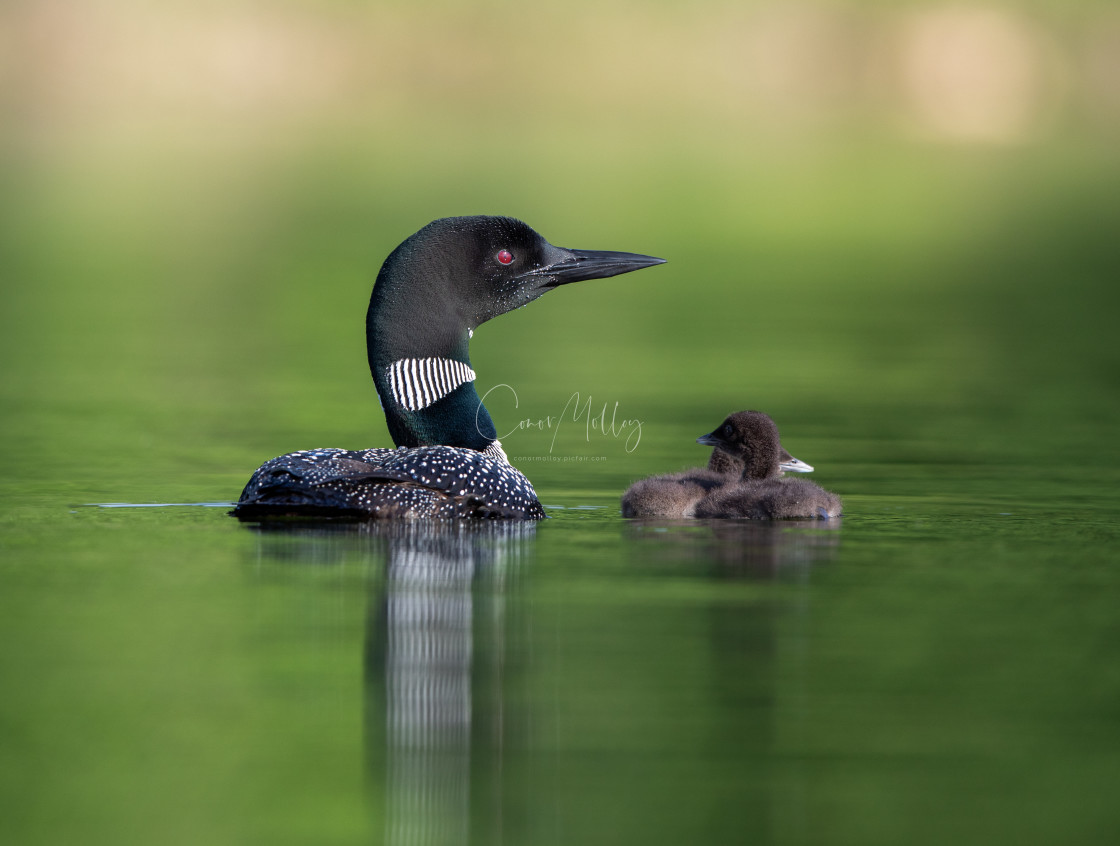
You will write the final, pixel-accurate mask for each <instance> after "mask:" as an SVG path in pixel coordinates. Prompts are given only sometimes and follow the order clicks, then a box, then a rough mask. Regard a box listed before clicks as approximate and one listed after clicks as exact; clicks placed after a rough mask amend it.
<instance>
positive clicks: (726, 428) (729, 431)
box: [723, 426, 731, 435]
mask: <svg viewBox="0 0 1120 846" xmlns="http://www.w3.org/2000/svg"><path fill="white" fill-rule="evenodd" d="M723 434H725V435H730V434H731V427H730V426H724V427H723Z"/></svg>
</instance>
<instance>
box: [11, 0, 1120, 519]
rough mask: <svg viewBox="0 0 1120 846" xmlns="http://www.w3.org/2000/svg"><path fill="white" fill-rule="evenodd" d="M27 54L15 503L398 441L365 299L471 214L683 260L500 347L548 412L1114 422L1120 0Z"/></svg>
mask: <svg viewBox="0 0 1120 846" xmlns="http://www.w3.org/2000/svg"><path fill="white" fill-rule="evenodd" d="M0 32H2V33H3V39H4V40H3V47H4V49H3V50H2V53H0V54H2V55H3V56H4V61H3V65H2V66H0V92H2V97H0V103H2V108H3V127H4V132H3V148H2V152H0V172H2V190H0V196H2V197H3V200H2V208H3V212H2V213H3V223H2V227H0V239H2V242H0V278H2V280H3V285H4V291H5V300H6V305H5V308H4V309H3V311H2V315H3V316H2V318H0V319H2V320H3V328H2V332H0V344H2V352H3V357H4V362H5V367H4V369H3V374H2V376H0V391H2V394H0V396H2V401H3V418H2V420H3V423H2V425H3V432H4V438H3V442H4V444H5V449H6V450H9V451H10V452H9V460H8V473H7V474H5V479H4V481H3V484H5V485H10V486H14V487H13V488H12V489H11V490H10V493H13V494H18V496H17V497H16V498H17V500H22V501H27V500H26V498H27V497H28V496H29V495H33V494H35V493H36V492H39V491H42V492H44V493H46V492H48V491H53V492H57V490H58V488H59V486H60V485H61V486H65V487H67V488H70V489H72V490H73V491H74V496H75V497H76V498H77V499H92V500H97V499H99V498H106V497H108V498H111V499H125V500H140V501H153V500H154V501H168V500H183V499H221V498H233V497H235V496H236V493H237V489H238V488H239V486H240V484H241V483H242V481H243V478H244V476H245V473H246V471H247V470H249V469H251V467H252V466H255V464H256V463H259V460H260V459H261V458H263V457H265V456H267V455H272V454H277V453H280V452H284V451H288V450H290V449H293V448H299V447H307V446H314V445H335V444H337V445H346V446H353V447H357V446H361V445H373V444H381V443H386V442H387V433H386V431H385V429H384V424H383V421H382V420H381V415H380V413H379V410H378V407H377V403H376V397H375V396H374V394H373V391H372V389H371V385H370V381H369V377H368V372H367V370H366V364H365V358H364V354H363V345H364V338H363V333H362V320H363V314H364V309H365V303H366V298H367V296H368V289H369V287H370V285H371V283H372V280H373V278H374V276H375V274H376V271H377V268H378V266H379V264H380V262H381V260H382V259H383V258H384V256H385V255H386V254H387V253H388V252H389V250H391V249H392V247H393V246H395V245H396V244H397V243H398V242H399V241H401V240H402V239H403V238H404V237H406V236H407V235H408V234H410V233H411V232H413V231H415V230H416V229H418V228H419V227H420V226H421V225H423V224H424V223H426V222H427V221H429V220H431V219H433V218H436V217H441V216H446V215H451V214H473V213H497V214H509V215H513V216H517V217H521V218H523V219H525V220H526V221H528V222H529V223H530V224H532V225H533V226H535V227H536V228H538V229H539V230H540V231H541V232H542V233H543V234H544V235H545V236H546V237H547V238H549V239H550V240H552V241H553V242H554V243H557V244H560V245H564V246H572V247H586V248H593V249H595V248H598V249H621V250H633V251H639V252H648V253H652V254H656V255H661V256H664V257H666V258H668V259H669V262H670V263H669V265H667V266H665V267H663V268H658V269H656V270H652V271H646V272H645V273H642V274H639V275H634V276H629V277H622V278H620V279H615V280H609V281H606V282H598V283H594V284H586V285H581V286H575V287H574V288H572V289H568V290H563V291H560V292H557V293H556V294H553V295H551V296H550V297H549V298H548V299H547V300H546V301H545V302H544V303H537V304H534V305H533V306H532V307H531V308H529V309H526V310H525V311H523V312H519V313H517V314H516V315H512V316H508V317H504V318H502V319H501V320H498V321H495V322H494V323H492V324H490V325H487V326H486V327H484V328H483V329H482V330H481V331H480V332H479V333H477V336H476V338H475V340H474V343H473V345H472V356H473V360H474V363H475V365H476V370H477V371H478V372H479V373H480V374H481V376H480V382H479V385H480V388H481V389H483V390H485V389H486V388H487V387H488V386H489V385H493V384H499V383H508V384H511V385H513V386H514V387H515V388H516V389H517V390H518V393H519V398H520V399H521V402H522V406H521V409H519V411H520V410H524V411H526V414H527V415H534V416H540V415H544V414H548V413H554V412H555V411H558V409H559V408H560V407H562V406H563V403H564V402H565V401H566V399H567V398H568V397H569V396H570V395H571V393H572V392H574V391H580V392H581V394H582V395H584V396H586V395H591V396H592V397H593V398H594V401H595V404H596V406H598V404H599V403H600V402H609V403H611V404H612V405H613V403H615V402H618V403H619V411H620V413H621V414H625V415H627V416H630V417H636V418H639V419H642V420H643V421H645V429H646V431H647V433H648V432H649V431H651V430H650V427H651V426H653V427H657V426H662V427H666V428H665V429H663V430H662V431H666V432H669V431H671V432H672V433H673V434H674V436H676V434H677V430H676V429H674V428H673V427H676V426H679V427H680V429H679V432H680V437H684V436H685V435H686V434H687V435H688V436H689V437H687V438H686V439H685V440H684V441H682V442H681V448H682V450H683V451H682V452H680V453H678V454H676V460H678V461H687V460H692V458H693V456H694V455H695V449H690V448H689V446H690V442H691V440H692V438H694V437H695V434H697V433H699V432H700V431H707V430H708V429H709V428H711V426H712V425H714V423H715V422H718V419H719V418H720V417H722V415H723V414H725V413H726V412H728V411H730V410H733V409H736V408H740V407H747V406H751V407H759V408H763V409H765V410H768V411H769V412H770V413H771V414H773V415H774V416H775V417H776V418H777V419H778V421H779V423H780V424H781V425H782V426H783V429H784V431H786V432H787V434H792V433H793V432H794V431H801V432H802V433H804V434H806V435H808V436H813V435H820V434H823V433H825V432H826V431H827V430H828V428H829V427H836V426H842V427H844V428H848V427H852V428H858V427H860V426H865V427H867V432H868V434H869V436H879V437H887V436H892V435H893V436H897V437H915V438H918V437H921V436H923V435H926V434H929V433H930V432H931V431H939V432H940V431H941V430H943V429H944V428H945V427H946V426H959V427H961V428H960V435H961V437H960V440H961V441H962V449H967V448H968V447H967V444H968V443H969V442H975V440H974V439H979V440H981V441H982V440H984V439H985V438H987V437H990V438H991V439H992V443H981V444H978V447H979V448H986V447H988V446H998V447H999V448H1001V449H1014V442H1015V441H1016V438H1017V435H1018V434H1019V428H1018V427H1028V428H1030V427H1035V426H1043V425H1049V424H1051V423H1052V424H1053V427H1054V430H1055V432H1056V433H1057V432H1061V433H1063V434H1067V433H1069V432H1070V426H1072V427H1073V428H1076V425H1077V423H1076V421H1077V420H1079V419H1083V418H1085V417H1086V416H1088V417H1093V416H1094V415H1096V416H1105V417H1109V418H1111V416H1112V415H1113V413H1114V412H1115V410H1116V396H1117V392H1116V374H1117V372H1118V369H1117V366H1116V365H1117V356H1118V352H1117V350H1118V347H1117V345H1116V344H1115V343H1114V342H1113V341H1112V340H1111V336H1112V324H1113V322H1114V316H1115V314H1116V311H1117V309H1116V305H1117V294H1116V293H1115V291H1116V285H1115V282H1116V279H1117V270H1118V269H1120V255H1118V254H1120V246H1118V241H1120V239H1118V238H1117V232H1118V231H1120V230H1118V224H1120V190H1118V189H1120V157H1118V156H1117V152H1116V151H1117V144H1118V142H1120V60H1118V59H1117V56H1118V55H1120V46H1118V45H1120V14H1118V13H1117V12H1116V10H1115V8H1114V7H1113V6H1112V5H1111V4H1108V3H1092V2H1085V3H1075V4H1071V3H1068V2H1062V3H1043V2H1038V3H1019V4H1012V3H1004V4H1000V3H992V4H983V5H977V4H960V3H956V4H938V3H921V4H919V3H890V4H883V3H875V2H859V3H852V2H849V3H827V4H823V3H818V4H812V3H809V4H797V5H793V6H791V5H789V4H777V3H766V2H755V3H736V4H729V3H673V2H660V3H608V4H602V3H594V4H592V3H580V2H578V0H577V2H566V3H562V4H561V3H544V4H532V5H524V4H514V3H507V2H483V3H469V4H467V3H457V2H446V3H421V4H405V3H379V4H363V3H353V2H333V3H323V2H319V3H312V2H298V0H288V2H278V3H247V2H235V3H212V4H210V3H204V4H197V3H190V4H187V3H173V2H172V3H161V4H159V5H158V6H152V5H151V4H143V3H129V2H123V0H116V2H104V3H98V4H86V3H68V2H36V3H10V4H6V5H5V6H4V8H3V10H0ZM902 408H908V409H910V411H911V413H907V414H903V415H902V416H901V418H899V419H903V420H905V423H904V424H903V426H902V428H903V429H904V431H898V429H899V427H898V426H897V425H894V424H892V422H891V418H893V417H894V410H898V409H902ZM914 411H921V412H925V413H924V414H919V415H917V416H916V415H915V414H914V413H913V412H914ZM495 413H496V415H498V423H499V428H500V429H501V428H503V427H504V426H505V421H509V425H510V427H512V426H513V425H515V424H516V421H517V419H519V418H518V417H517V416H514V412H513V410H512V409H506V410H504V411H503V410H501V409H495ZM1062 416H1066V417H1068V418H1072V421H1061V420H1060V418H1061V417H1062ZM1067 423H1069V424H1070V425H1068V426H1067V425H1066V424H1067ZM915 426H917V427H920V431H914V430H913V427H915ZM697 427H699V428H697ZM655 430H656V429H655ZM1071 437H1072V435H1071ZM545 442H546V438H545V437H544V436H541V437H537V438H535V439H534V437H533V435H532V434H531V433H525V434H521V435H519V436H518V437H517V438H515V439H514V441H513V442H512V443H507V449H508V450H509V451H510V454H511V455H513V454H515V453H520V454H526V455H528V454H537V453H541V452H546V451H547V446H545ZM649 442H650V439H649V438H648V437H647V443H649ZM815 443H816V441H814V444H815ZM610 446H612V447H614V446H616V445H614V444H610ZM1065 446H1068V444H1067V443H1066V442H1065V441H1064V440H1063V441H1061V442H1060V443H1058V444H1055V448H1054V449H1055V452H1057V451H1059V450H1060V449H1061V448H1063V447H1065ZM1102 446H1104V445H1102ZM578 447H579V444H576V443H569V444H568V448H569V449H577V448H578ZM1031 448H1032V449H1034V447H1033V446H1032V447H1031ZM1113 454H1114V453H1113ZM641 456H642V453H641V451H640V450H639V451H637V452H635V453H633V454H628V453H626V452H625V451H623V450H617V451H616V450H613V449H612V450H611V451H610V452H609V457H611V458H612V459H613V458H617V463H614V464H613V466H614V467H615V468H616V469H617V470H619V472H623V471H625V472H626V473H629V474H631V475H637V474H640V473H642V472H644V471H645V470H646V465H647V464H648V463H649V460H650V459H651V458H653V456H652V455H651V454H650V453H648V452H647V453H646V455H645V459H646V461H645V462H641V461H638V462H637V463H633V462H632V461H631V459H639V458H641ZM815 457H816V458H817V461H813V458H814V456H807V458H808V460H810V461H811V462H812V463H819V462H822V461H824V460H825V459H827V458H829V457H830V456H828V455H824V456H822V455H821V454H820V453H819V452H818V454H817V455H816V456H815ZM543 472H545V473H546V476H547V472H548V471H547V470H544V471H543ZM109 475H112V476H113V481H112V482H111V484H106V483H103V480H105V479H107V478H108V476H109Z"/></svg>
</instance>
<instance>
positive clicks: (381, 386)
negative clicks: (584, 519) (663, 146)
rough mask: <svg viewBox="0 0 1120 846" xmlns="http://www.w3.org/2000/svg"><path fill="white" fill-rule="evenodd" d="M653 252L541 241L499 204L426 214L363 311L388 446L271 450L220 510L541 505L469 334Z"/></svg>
mask: <svg viewBox="0 0 1120 846" xmlns="http://www.w3.org/2000/svg"><path fill="white" fill-rule="evenodd" d="M662 263H664V259H659V258H654V257H652V256H644V255H638V254H635V253H619V252H608V251H600V250H569V249H564V248H562V247H555V246H553V245H552V244H550V243H548V241H546V240H545V239H544V238H543V237H541V236H540V235H539V234H537V232H535V231H534V230H533V229H532V228H530V227H529V226H528V225H526V224H524V223H522V222H521V221H519V220H514V219H513V218H508V217H483V216H477V217H450V218H443V219H441V220H436V221H433V222H432V223H429V224H428V225H427V226H425V227H424V228H423V229H421V230H420V231H419V232H417V233H416V234H414V235H412V236H411V237H409V238H407V239H406V240H405V241H404V242H403V243H402V244H401V245H400V246H398V247H397V248H396V249H395V250H393V252H392V253H390V254H389V257H388V258H387V259H385V263H384V264H383V265H382V266H381V271H380V273H378V275H377V281H376V283H375V284H374V287H373V294H372V295H371V297H370V301H369V309H368V311H367V312H366V350H367V354H368V359H369V367H370V372H371V374H372V375H373V382H374V386H375V387H376V389H377V395H378V398H379V399H380V401H381V407H382V409H383V410H384V412H385V422H386V424H387V425H388V428H389V434H390V435H391V436H392V438H393V442H394V443H395V444H396V445H397V448H396V449H386V448H381V449H367V450H361V451H350V450H344V449H333V448H331V449H315V450H305V451H302V452H294V453H289V454H288V455H282V456H280V457H278V458H273V459H272V460H270V461H266V462H265V463H264V464H263V465H261V467H260V468H259V469H258V470H257V471H256V472H255V473H254V474H253V477H252V478H251V479H250V480H249V483H248V484H247V485H246V486H245V490H244V491H243V492H242V494H241V498H240V500H239V501H238V503H237V506H236V507H235V508H234V510H233V512H232V513H233V514H234V515H235V516H237V517H239V518H241V519H242V520H260V519H268V518H291V517H349V518H358V519H371V518H415V517H434V518H445V517H447V518H479V519H481V518H515V519H530V520H537V519H540V518H542V517H544V516H545V514H544V509H543V508H542V507H541V504H540V501H539V500H538V499H537V495H536V493H535V492H534V490H533V486H532V485H531V484H530V482H529V480H528V479H526V478H525V476H524V475H522V474H521V472H520V471H518V470H517V469H516V468H514V467H513V466H512V465H511V464H510V463H509V460H508V459H507V458H506V455H505V452H503V451H502V446H501V443H500V442H499V441H498V439H497V430H496V429H495V428H494V423H493V421H492V420H491V419H490V415H489V413H487V411H486V407H485V406H484V405H483V404H482V401H481V400H480V399H479V396H478V393H477V392H476V391H475V388H474V380H475V372H474V370H472V369H471V362H470V357H469V355H468V343H469V341H470V338H471V336H472V335H473V334H474V330H475V329H476V328H477V327H478V326H479V325H480V324H482V323H484V322H485V321H487V320H489V319H491V318H492V317H497V316H498V315H499V314H505V313H506V312H507V311H511V310H513V309H515V308H519V307H520V306H523V305H526V304H527V303H529V302H531V301H532V300H535V299H536V298H537V297H539V296H541V295H542V294H545V293H547V292H548V291H551V290H552V289H553V288H556V287H558V286H560V285H566V284H568V283H570V282H579V281H581V280H584V279H599V278H604V277H608V276H617V275H618V274H620V273H628V272H629V271H632V270H638V269H640V268H643V267H650V266H651V265H655V264H662Z"/></svg>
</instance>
